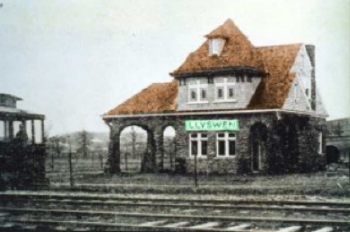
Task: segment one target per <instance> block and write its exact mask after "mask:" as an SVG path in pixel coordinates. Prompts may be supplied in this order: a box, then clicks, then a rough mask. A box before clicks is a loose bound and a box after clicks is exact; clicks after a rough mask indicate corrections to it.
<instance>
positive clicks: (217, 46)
mask: <svg viewBox="0 0 350 232" xmlns="http://www.w3.org/2000/svg"><path fill="white" fill-rule="evenodd" d="M212 43H213V45H212V48H213V54H219V53H220V45H221V43H220V40H219V39H212Z"/></svg>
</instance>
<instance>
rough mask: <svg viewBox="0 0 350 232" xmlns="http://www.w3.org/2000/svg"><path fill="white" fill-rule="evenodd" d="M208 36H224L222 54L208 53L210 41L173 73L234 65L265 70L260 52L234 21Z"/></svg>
mask: <svg viewBox="0 0 350 232" xmlns="http://www.w3.org/2000/svg"><path fill="white" fill-rule="evenodd" d="M206 37H207V38H209V39H210V38H217V37H220V38H224V39H225V44H224V46H223V50H222V52H221V54H220V55H208V46H209V45H208V41H205V42H204V43H203V44H202V45H201V46H200V47H199V48H198V49H197V50H196V51H194V52H192V53H191V54H190V55H189V56H188V57H187V59H186V60H185V62H184V63H183V64H182V65H181V66H180V67H179V68H178V69H177V70H175V71H174V72H172V73H171V75H173V76H176V75H178V74H181V73H194V72H202V71H206V70H212V69H217V68H225V67H232V66H240V67H243V66H245V67H253V68H256V69H257V70H259V71H264V67H263V62H262V59H261V55H260V53H259V52H258V51H257V50H256V49H255V48H254V46H253V45H252V44H251V43H250V41H249V40H248V39H247V37H246V36H245V35H244V34H243V33H242V32H241V31H240V30H239V29H238V27H237V26H236V25H235V24H234V23H233V22H232V20H230V19H229V20H227V21H226V22H225V23H224V24H223V25H221V26H219V27H218V28H216V29H215V30H214V31H212V32H211V33H209V34H208V35H206Z"/></svg>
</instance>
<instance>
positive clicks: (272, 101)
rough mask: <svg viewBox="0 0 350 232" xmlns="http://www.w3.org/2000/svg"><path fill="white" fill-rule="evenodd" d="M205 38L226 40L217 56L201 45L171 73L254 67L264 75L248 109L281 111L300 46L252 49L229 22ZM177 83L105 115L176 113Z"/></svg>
mask: <svg viewBox="0 0 350 232" xmlns="http://www.w3.org/2000/svg"><path fill="white" fill-rule="evenodd" d="M206 37H208V38H215V37H222V38H225V39H226V44H225V46H224V50H223V51H222V53H221V54H220V55H219V56H209V55H208V47H207V43H206V42H205V43H204V44H202V45H201V46H200V47H199V49H198V50H197V51H195V52H193V53H191V54H190V55H189V56H188V58H187V59H186V61H185V63H184V64H182V65H181V66H180V67H179V68H178V69H177V70H176V71H174V72H173V73H172V74H173V75H174V76H176V75H177V74H180V73H187V72H201V71H205V70H213V69H217V68H223V67H227V66H229V67H231V66H249V67H255V68H257V69H258V70H260V71H264V72H265V73H267V75H266V76H264V77H263V78H262V81H261V82H260V84H259V85H258V87H257V90H256V92H255V93H254V95H253V97H252V99H251V101H250V103H249V104H248V107H247V108H248V109H272V108H281V107H282V106H283V104H284V101H285V99H286V97H287V95H288V92H289V89H290V87H291V84H292V82H293V80H294V77H295V74H294V73H290V69H291V67H292V65H293V63H294V61H295V59H296V57H297V54H298V52H299V50H300V48H301V46H302V44H292V45H280V46H266V47H254V46H253V45H252V44H251V43H250V42H249V40H248V39H247V38H246V37H245V35H243V33H241V31H240V30H239V29H238V28H237V27H236V26H235V25H234V23H233V22H232V21H231V20H228V21H226V22H225V23H224V24H223V25H222V26H220V27H218V28H217V29H215V30H214V31H212V32H211V33H209V34H208V35H207V36H206ZM177 91H178V89H177V84H176V82H171V83H157V84H152V85H150V86H149V87H147V88H146V89H143V90H142V91H141V92H139V93H138V94H136V95H134V96H133V97H131V98H130V99H128V100H127V101H125V102H124V103H122V104H120V105H119V106H117V107H116V108H114V109H112V110H110V111H109V112H107V113H106V114H105V115H125V114H139V113H140V114H142V113H156V112H166V111H175V110H176V97H177Z"/></svg>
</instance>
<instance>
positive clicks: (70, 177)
mask: <svg viewBox="0 0 350 232" xmlns="http://www.w3.org/2000/svg"><path fill="white" fill-rule="evenodd" d="M68 138H69V154H68V160H69V183H70V187H71V188H72V187H73V186H74V181H73V167H72V143H71V140H70V136H69V137H68Z"/></svg>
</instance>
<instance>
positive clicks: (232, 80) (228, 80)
mask: <svg viewBox="0 0 350 232" xmlns="http://www.w3.org/2000/svg"><path fill="white" fill-rule="evenodd" d="M227 82H230V83H231V82H235V78H234V77H228V78H227Z"/></svg>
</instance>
